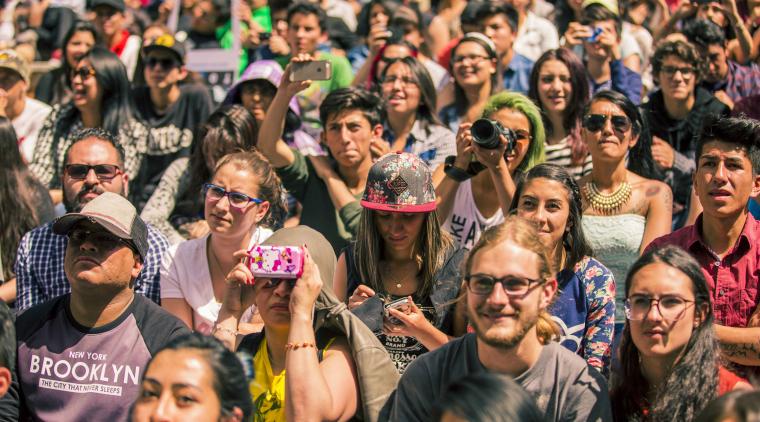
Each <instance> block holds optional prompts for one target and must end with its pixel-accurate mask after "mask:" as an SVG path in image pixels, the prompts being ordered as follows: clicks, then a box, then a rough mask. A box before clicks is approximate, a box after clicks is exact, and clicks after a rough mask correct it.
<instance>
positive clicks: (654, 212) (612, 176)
mask: <svg viewBox="0 0 760 422" xmlns="http://www.w3.org/2000/svg"><path fill="white" fill-rule="evenodd" d="M582 126H583V128H582V129H581V136H582V137H583V139H584V141H585V142H586V145H587V146H588V150H589V152H590V154H591V161H592V164H593V169H592V171H591V174H588V175H586V176H584V177H583V178H582V179H581V180H580V182H579V183H578V185H579V186H580V188H581V192H582V194H583V221H582V224H583V231H584V233H585V235H586V240H588V242H589V244H590V245H591V248H592V249H593V251H594V258H596V259H598V260H599V261H601V262H603V263H604V265H605V266H607V268H608V269H609V270H610V271H612V274H613V276H614V277H615V280H617V281H618V283H620V281H622V280H625V276H626V274H627V273H628V268H629V267H630V266H631V265H632V264H633V262H634V261H636V259H637V258H638V257H639V254H640V253H641V252H643V251H644V248H645V247H646V246H647V245H648V244H649V242H651V241H652V240H654V239H656V238H658V237H660V236H662V235H665V234H668V233H670V218H671V203H672V201H673V198H672V195H671V193H670V188H669V187H668V186H667V185H666V184H664V183H662V182H660V181H657V180H651V179H648V178H646V176H647V174H648V172H650V171H651V167H652V166H651V165H649V164H647V163H650V164H651V155H649V154H650V152H649V151H650V150H649V144H648V142H647V138H646V137H645V136H641V133H642V131H643V129H644V121H643V120H642V118H641V115H640V114H639V111H638V109H637V108H636V106H635V105H634V104H633V103H632V102H631V100H629V99H628V98H627V97H625V96H624V95H623V94H620V93H618V92H615V91H599V92H597V93H596V94H595V95H594V96H593V98H591V102H590V103H589V104H588V105H587V106H586V108H585V109H584V111H583V123H582ZM624 291H625V286H623V285H621V284H618V286H617V292H616V295H615V296H616V303H615V333H619V332H620V330H622V328H623V323H624V322H625V316H624V314H623V292H624Z"/></svg>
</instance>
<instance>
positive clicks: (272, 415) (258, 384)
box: [248, 338, 285, 422]
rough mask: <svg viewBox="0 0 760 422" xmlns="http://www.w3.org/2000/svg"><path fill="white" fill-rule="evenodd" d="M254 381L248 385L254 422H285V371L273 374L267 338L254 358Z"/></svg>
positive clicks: (262, 341)
mask: <svg viewBox="0 0 760 422" xmlns="http://www.w3.org/2000/svg"><path fill="white" fill-rule="evenodd" d="M253 370H254V373H255V376H254V379H253V380H251V382H250V383H249V384H248V390H249V391H250V392H251V398H253V420H254V422H279V421H285V370H283V371H282V372H280V373H279V374H277V375H274V374H272V365H271V364H270V363H269V353H268V352H267V340H266V338H265V339H263V340H261V344H259V349H258V350H257V351H256V354H255V355H254V356H253Z"/></svg>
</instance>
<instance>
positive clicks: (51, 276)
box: [14, 129, 169, 310]
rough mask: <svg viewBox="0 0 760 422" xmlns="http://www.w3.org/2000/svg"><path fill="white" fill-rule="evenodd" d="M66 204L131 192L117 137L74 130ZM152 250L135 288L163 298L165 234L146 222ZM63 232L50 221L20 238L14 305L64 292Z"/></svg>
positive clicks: (73, 208)
mask: <svg viewBox="0 0 760 422" xmlns="http://www.w3.org/2000/svg"><path fill="white" fill-rule="evenodd" d="M64 163H65V165H64V170H63V175H61V180H62V183H63V203H64V205H65V206H66V211H67V212H79V211H81V210H82V208H83V207H84V206H85V205H86V204H87V203H88V202H90V201H92V200H93V199H95V198H97V197H98V196H99V195H101V194H103V193H105V192H112V193H115V194H118V195H121V196H123V197H127V195H128V192H129V178H128V177H127V175H126V174H125V173H124V171H123V168H124V153H123V150H122V149H121V146H120V144H119V143H118V141H117V140H116V138H115V137H114V136H113V135H111V134H109V133H108V132H106V131H104V130H102V129H84V130H82V131H80V132H78V133H77V134H76V136H75V137H74V142H73V143H72V144H71V147H69V149H68V151H67V152H66V155H65V156H64ZM148 244H149V245H150V247H149V249H148V251H147V252H146V254H145V255H144V257H145V259H144V260H143V264H144V267H145V268H144V269H143V270H142V271H141V272H140V275H139V276H138V277H137V280H136V281H135V286H134V290H135V292H136V293H139V294H142V295H145V296H147V297H148V298H149V299H151V300H152V301H154V302H156V303H159V301H160V296H161V292H160V288H159V284H158V283H159V277H160V276H159V269H160V266H161V258H162V256H163V253H164V252H165V251H166V250H167V249H168V247H169V242H168V241H167V240H166V237H164V235H162V234H161V233H160V232H158V230H156V229H155V228H153V227H150V226H149V227H148ZM66 245H67V239H66V237H65V236H59V235H57V234H55V233H54V232H53V228H52V224H50V223H49V224H46V225H44V226H41V227H38V228H36V229H34V230H32V231H30V232H29V233H27V234H26V235H24V237H23V238H22V239H21V242H20V243H19V247H18V251H17V257H16V263H15V266H14V270H15V272H16V283H17V288H18V293H17V295H16V307H17V308H18V309H19V310H24V309H26V308H29V307H30V306H32V305H36V304H39V303H42V302H44V301H46V300H49V299H52V298H54V297H58V296H61V295H64V294H66V293H68V292H69V291H70V285H69V282H68V280H67V279H66V274H65V272H64V266H63V262H64V255H65V250H66Z"/></svg>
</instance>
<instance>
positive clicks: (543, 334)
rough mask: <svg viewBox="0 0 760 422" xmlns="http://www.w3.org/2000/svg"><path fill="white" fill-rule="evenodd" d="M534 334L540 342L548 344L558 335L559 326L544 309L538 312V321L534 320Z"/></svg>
mask: <svg viewBox="0 0 760 422" xmlns="http://www.w3.org/2000/svg"><path fill="white" fill-rule="evenodd" d="M536 336H538V341H540V342H541V344H544V345H546V344H549V343H550V342H552V341H554V340H556V339H557V338H559V336H560V331H559V327H558V326H557V323H556V322H554V320H553V319H552V317H551V315H550V314H549V312H547V311H546V310H543V311H541V313H539V314H538V321H537V322H536Z"/></svg>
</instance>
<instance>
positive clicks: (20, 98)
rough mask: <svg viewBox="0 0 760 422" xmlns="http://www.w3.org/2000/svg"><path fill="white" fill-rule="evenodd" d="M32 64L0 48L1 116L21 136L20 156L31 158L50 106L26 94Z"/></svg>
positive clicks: (19, 137)
mask: <svg viewBox="0 0 760 422" xmlns="http://www.w3.org/2000/svg"><path fill="white" fill-rule="evenodd" d="M29 75H30V73H29V65H28V64H27V63H26V60H24V59H23V58H22V57H20V56H19V55H18V54H16V52H15V51H13V50H3V51H0V116H1V117H7V118H8V119H9V120H10V121H11V124H12V125H13V130H15V131H16V137H17V138H18V147H19V150H20V151H21V156H22V157H23V158H24V160H26V162H27V163H31V162H32V158H33V155H34V145H35V144H36V143H37V135H38V134H39V133H40V129H42V124H43V123H44V122H45V118H47V116H48V114H50V110H51V108H50V106H49V105H47V104H45V103H43V102H41V101H37V100H35V99H33V98H28V97H27V96H26V91H27V89H28V87H29Z"/></svg>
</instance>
